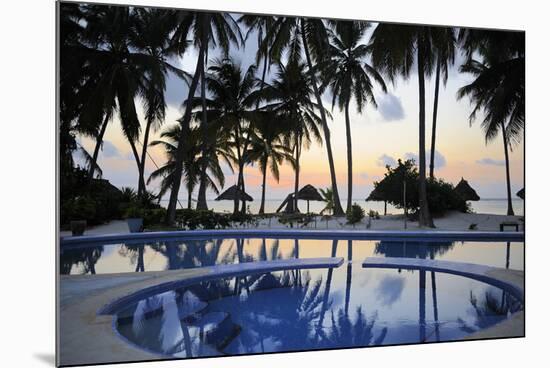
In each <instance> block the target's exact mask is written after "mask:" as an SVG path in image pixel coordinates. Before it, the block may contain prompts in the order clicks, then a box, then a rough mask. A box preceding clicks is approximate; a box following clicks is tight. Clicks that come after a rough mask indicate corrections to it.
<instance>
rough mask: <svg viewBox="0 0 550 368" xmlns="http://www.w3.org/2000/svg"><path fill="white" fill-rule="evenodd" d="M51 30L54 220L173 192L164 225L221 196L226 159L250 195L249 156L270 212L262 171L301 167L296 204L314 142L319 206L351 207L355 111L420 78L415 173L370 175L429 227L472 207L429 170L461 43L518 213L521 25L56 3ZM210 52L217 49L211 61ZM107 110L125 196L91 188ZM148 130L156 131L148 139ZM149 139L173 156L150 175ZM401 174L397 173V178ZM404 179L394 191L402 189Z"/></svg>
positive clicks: (476, 102) (117, 210)
mask: <svg viewBox="0 0 550 368" xmlns="http://www.w3.org/2000/svg"><path fill="white" fill-rule="evenodd" d="M251 38H255V41H256V42H255V43H256V47H257V49H256V51H255V60H254V63H253V64H252V65H249V66H248V65H247V66H245V65H242V64H241V62H242V60H239V59H238V58H237V57H235V55H236V54H235V50H237V49H239V48H243V47H244V45H245V43H246V42H247V40H250V39H251ZM60 40H61V41H60V55H61V57H60V78H59V82H60V85H59V87H60V89H59V93H60V114H59V142H60V155H59V156H60V170H61V175H60V180H61V202H62V203H61V208H62V222H65V223H66V222H67V221H69V220H72V219H75V216H84V217H86V218H87V219H89V220H90V219H91V221H92V222H102V221H105V220H107V219H109V218H116V217H121V216H123V214H124V209H125V207H128V206H129V204H128V203H129V202H132V204H136V203H137V204H138V205H139V206H140V208H144V209H158V207H159V206H158V204H156V203H157V202H158V200H159V199H160V198H161V197H164V196H168V197H169V201H168V205H167V209H166V211H165V212H161V211H157V212H156V213H155V218H158V217H159V216H160V214H161V213H162V214H163V215H164V219H163V221H164V222H165V223H167V224H169V225H173V224H175V223H176V221H177V220H178V216H177V213H178V211H180V210H177V208H178V206H179V207H180V209H183V208H187V209H192V208H193V202H194V198H193V193H196V198H197V200H196V206H195V207H196V209H197V210H201V211H206V210H207V209H208V203H207V201H206V192H207V190H212V191H213V192H215V193H219V192H220V191H221V190H222V189H223V188H224V187H225V175H226V172H227V171H224V170H223V167H224V166H227V167H228V168H229V170H231V171H232V172H233V171H234V172H235V173H236V175H237V179H236V183H235V185H236V186H237V189H238V190H240V191H242V192H245V190H246V183H245V181H246V176H245V175H244V172H245V169H246V168H247V167H249V166H257V167H258V169H259V170H260V173H261V177H262V195H261V202H260V203H261V204H260V209H259V212H260V214H263V213H265V211H266V209H265V201H266V185H267V184H266V183H267V178H268V177H269V176H272V177H273V178H274V179H275V180H279V177H280V166H281V165H283V164H288V165H290V167H291V168H292V169H293V171H294V196H293V198H294V201H295V203H294V206H293V209H294V211H298V206H297V204H298V203H297V201H298V199H299V198H298V195H297V194H298V191H299V187H300V182H301V167H300V164H301V158H302V153H303V151H304V150H307V149H309V147H310V146H311V144H320V145H322V146H323V148H324V150H325V151H326V154H327V156H326V157H327V165H328V168H329V172H328V177H327V182H329V181H330V186H329V187H328V188H327V189H326V190H323V191H322V194H323V196H324V199H325V201H326V207H325V209H324V210H323V212H325V213H326V212H330V213H332V214H334V215H339V216H343V215H344V214H345V213H346V212H347V213H351V212H353V211H354V208H353V205H352V189H353V155H352V143H353V134H352V132H351V126H352V121H353V119H352V117H351V111H353V110H352V109H355V111H356V112H357V113H358V114H362V113H364V111H365V110H366V109H367V108H373V109H375V108H376V107H377V98H380V96H383V94H384V93H386V92H387V85H386V83H387V82H392V83H393V84H395V83H396V81H397V80H407V79H409V78H411V76H412V75H415V76H417V79H418V107H419V115H418V160H417V164H418V168H417V169H416V168H415V167H414V164H413V163H411V162H399V164H398V167H397V168H395V169H390V168H388V173H387V174H386V177H385V178H384V180H382V181H380V182H378V183H375V185H376V187H377V188H379V189H380V190H382V189H383V188H385V186H386V185H389V184H388V182H392V183H391V188H390V189H387V188H385V189H384V191H387V193H388V196H389V197H388V198H391V199H388V200H389V201H390V202H391V203H394V204H396V205H400V206H405V205H406V206H407V207H408V208H410V209H413V210H414V211H415V212H416V213H417V215H418V220H419V225H420V226H427V227H433V226H434V225H433V220H432V214H433V213H436V214H437V213H440V212H441V211H445V210H447V209H451V208H452V209H459V210H467V207H466V206H465V203H463V202H459V201H457V200H456V198H454V197H453V195H452V190H449V188H451V187H450V184H448V183H445V182H444V181H442V180H441V179H438V178H437V177H436V175H435V173H434V155H435V146H436V126H437V112H438V97H439V94H440V90H439V89H440V83H442V84H443V85H444V84H445V82H446V80H447V78H448V75H449V68H450V67H451V66H452V65H453V64H455V63H457V61H458V58H457V55H459V54H460V55H462V56H463V58H462V59H463V61H461V65H460V68H459V71H460V72H461V73H466V74H468V75H470V76H472V77H473V81H472V82H471V83H468V84H467V85H465V86H463V87H462V88H460V89H459V91H458V95H457V98H459V99H460V98H469V99H470V101H471V105H472V111H471V117H470V118H471V119H470V122H471V123H472V124H473V123H474V121H475V119H476V117H477V116H478V115H482V120H481V126H482V128H483V130H484V133H485V140H486V141H491V140H493V139H494V138H496V137H497V136H498V135H499V134H500V135H501V136H502V140H503V147H504V158H505V163H506V165H505V166H506V185H507V194H508V214H513V209H512V206H511V184H510V165H509V150H510V149H512V148H513V147H514V145H516V144H517V143H518V142H519V141H520V140H521V139H522V136H523V129H524V122H525V117H524V108H525V91H524V84H525V51H524V49H525V40H524V35H523V34H522V33H519V32H499V31H483V30H473V29H461V30H459V29H457V28H452V27H435V26H427V25H398V24H385V23H378V24H371V23H368V22H362V21H337V20H322V19H313V18H302V17H290V16H259V15H258V16H257V15H243V16H240V17H238V18H236V17H235V16H234V15H233V14H231V13H223V12H202V11H187V10H172V9H154V8H140V7H120V6H109V5H88V4H76V3H63V4H61V12H60ZM212 54H213V55H215V57H210V55H212ZM182 59H187V60H189V59H192V62H193V63H194V65H195V68H194V71H193V72H192V73H188V72H185V71H183V70H182V69H181V68H180V67H179V65H180V63H179V61H180V60H182ZM462 59H461V60H462ZM432 75H434V77H435V85H434V91H433V93H434V105H433V118H432V127H431V128H432V129H431V131H432V136H431V138H432V139H431V147H430V151H429V152H430V161H429V174H428V175H427V173H426V171H427V170H426V161H427V160H426V152H427V150H426V137H425V136H426V129H427V127H426V108H427V106H426V105H427V104H426V94H427V93H428V91H427V88H426V87H427V82H426V80H427V79H428V78H430V77H431V76H432ZM173 77H175V78H173ZM172 79H175V80H177V81H178V83H179V86H180V87H179V88H181V90H182V91H184V92H185V95H186V96H187V97H186V98H185V99H184V100H183V101H181V113H182V116H181V117H180V118H179V119H178V120H177V121H175V122H167V121H166V120H167V117H166V111H167V97H166V96H167V88H168V87H167V83H168V80H172ZM326 97H328V101H331V104H332V109H334V107H335V106H336V107H337V108H338V109H339V110H340V111H343V112H344V115H345V131H346V142H345V144H346V147H347V203H346V206H345V209H346V211H344V208H343V207H342V204H341V200H340V193H339V188H338V183H337V178H336V166H335V165H336V163H335V161H334V157H333V152H332V149H333V148H332V141H331V139H333V138H332V137H331V129H333V128H334V126H333V125H332V124H331V123H332V114H331V113H330V111H329V110H328V109H327V108H326V107H325V105H326V101H327V98H326ZM115 120H118V121H119V122H120V126H121V128H122V132H123V134H124V137H125V139H126V141H127V143H128V145H129V147H130V149H131V152H132V159H133V160H134V161H135V163H136V173H137V175H136V178H137V183H136V188H137V191H136V192H135V195H134V196H133V198H132V199H131V201H127V200H124V199H123V198H124V197H125V196H126V195H127V194H128V193H123V192H121V193H117V192H116V191H109V192H108V194H107V193H103V194H100V193H99V192H100V191H101V190H102V189H101V188H104V187H105V186H106V185H107V184H106V183H105V182H103V181H101V180H102V179H101V175H102V170H101V167H100V165H99V164H98V163H99V162H100V160H98V158H99V155H100V153H101V151H102V149H103V147H104V143H105V142H104V137H105V133H106V131H107V129H109V127H111V126H112V125H113V121H115ZM157 131H160V139H156V140H152V138H151V137H152V135H153V133H155V132H157ZM82 137H88V138H91V139H92V140H93V141H94V149H93V152H91V153H89V152H87V151H86V150H85V149H84V148H83V146H82V145H81V138H82ZM361 139H366V140H368V139H374V137H362V138H361ZM151 140H152V141H151ZM155 146H157V147H162V148H163V150H164V152H165V156H166V161H165V162H164V163H162V164H161V165H158V166H156V169H155V170H153V172H152V173H151V174H150V175H149V177H147V175H146V162H147V160H148V158H149V152H148V150H149V149H150V148H151V147H155ZM77 152H80V154H81V155H82V157H84V164H83V167H80V166H79V164H77V163H76V162H75V160H74V158H73V155H75V154H76V153H77ZM154 164H155V165H156V163H154ZM402 171H403V173H404V175H405V176H401V177H400V179H399V178H398V177H399V175H401V174H403V173H402ZM403 178H405V179H403ZM390 179H392V180H390ZM393 179H395V180H393ZM403 180H405V182H406V186H407V194H408V195H407V199H406V202H403V196H402V190H401V189H402V185H403V184H402V183H403ZM399 181H400V182H401V184H400V185H401V189H399V191H400V193H401V194H399V195H397V191H398V189H397V186H399V185H398V184H399ZM153 182H155V183H158V182H160V186H159V188H158V192H157V193H154V194H152V193H151V192H150V191H149V189H148V188H150V186H151V184H152V183H153ZM182 186H183V188H184V189H185V191H186V192H187V203H186V204H185V205H183V204H182V203H179V200H178V198H179V194H180V188H181V187H182ZM394 186H395V188H394ZM119 192H120V191H119ZM390 193H391V194H390ZM434 193H438V195H435V194H434ZM121 204H122V206H121ZM152 204H154V205H152ZM204 213H207V212H204ZM204 213H203V214H204ZM233 213H234V215H235V216H237V215H238V214H240V215H241V216H245V215H246V201H245V199H243V198H238V197H237V196H235V199H234V211H233ZM77 214H78V215H77ZM220 221H221V220H220ZM223 221H225V220H223ZM216 226H218V225H216Z"/></svg>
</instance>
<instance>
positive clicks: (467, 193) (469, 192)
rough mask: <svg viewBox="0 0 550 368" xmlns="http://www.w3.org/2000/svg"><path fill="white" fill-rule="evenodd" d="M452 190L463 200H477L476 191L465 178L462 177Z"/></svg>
mask: <svg viewBox="0 0 550 368" xmlns="http://www.w3.org/2000/svg"><path fill="white" fill-rule="evenodd" d="M454 191H455V193H456V194H458V195H459V196H460V197H461V198H462V199H463V200H465V201H479V196H478V195H477V193H476V191H475V190H474V189H473V188H472V187H471V186H470V184H468V182H467V181H466V180H464V178H462V179H461V180H460V182H459V183H458V184H457V185H456V187H455V189H454Z"/></svg>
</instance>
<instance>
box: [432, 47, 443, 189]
mask: <svg viewBox="0 0 550 368" xmlns="http://www.w3.org/2000/svg"><path fill="white" fill-rule="evenodd" d="M440 73H441V65H440V64H439V57H438V58H437V68H436V70H435V94H434V111H433V120H432V146H431V148H430V179H433V178H434V160H435V131H436V125H437V105H438V102H439V74H440Z"/></svg>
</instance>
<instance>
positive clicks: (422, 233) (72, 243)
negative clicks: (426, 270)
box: [60, 229, 525, 249]
mask: <svg viewBox="0 0 550 368" xmlns="http://www.w3.org/2000/svg"><path fill="white" fill-rule="evenodd" d="M217 238H233V239H235V238H279V239H334V238H338V239H351V240H409V239H410V240H411V241H430V240H432V241H435V240H439V241H443V240H460V241H468V240H470V241H476V240H481V241H483V240H486V241H490V240H494V241H497V240H502V241H524V240H525V234H524V233H523V232H499V231H454V230H453V231H444V230H437V231H435V230H409V231H401V230H391V231H390V230H384V231H378V230H355V231H349V230H319V229H305V230H304V229H222V230H182V231H156V232H142V233H126V234H100V235H84V236H78V237H72V236H69V237H62V238H61V241H60V246H61V248H64V249H65V248H70V247H82V246H87V245H92V244H95V245H97V244H116V243H125V244H132V243H142V242H146V241H150V240H155V241H162V240H178V239H181V240H186V239H187V240H201V239H206V240H208V239H217Z"/></svg>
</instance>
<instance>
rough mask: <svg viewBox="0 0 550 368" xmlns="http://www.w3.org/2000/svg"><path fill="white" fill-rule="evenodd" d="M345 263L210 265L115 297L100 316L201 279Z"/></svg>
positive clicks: (318, 260) (315, 260)
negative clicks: (202, 269) (171, 279)
mask: <svg viewBox="0 0 550 368" xmlns="http://www.w3.org/2000/svg"><path fill="white" fill-rule="evenodd" d="M342 263H344V259H343V258H341V257H326V258H305V259H280V260H274V261H265V262H248V263H242V264H241V263H239V264H230V265H219V266H212V267H209V269H208V272H207V273H205V274H200V275H196V276H191V277H187V278H185V279H181V280H175V281H170V282H165V283H160V284H157V285H153V286H149V287H147V288H143V289H141V290H138V291H136V292H134V293H132V294H129V295H126V296H123V297H121V298H119V299H116V300H114V301H112V302H110V303H108V304H106V305H105V306H103V307H102V308H101V309H99V310H98V312H97V314H98V315H107V314H113V313H116V312H117V311H118V310H119V309H120V308H123V307H124V306H126V305H128V304H130V303H133V302H136V301H139V300H141V299H144V298H147V297H149V296H152V295H155V294H159V293H162V292H165V291H168V290H173V289H178V288H182V287H185V286H191V285H194V284H198V283H201V282H206V281H211V280H216V279H221V278H230V277H237V276H244V275H251V274H263V273H270V272H278V271H286V270H303V269H317V268H334V267H340V265H342Z"/></svg>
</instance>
